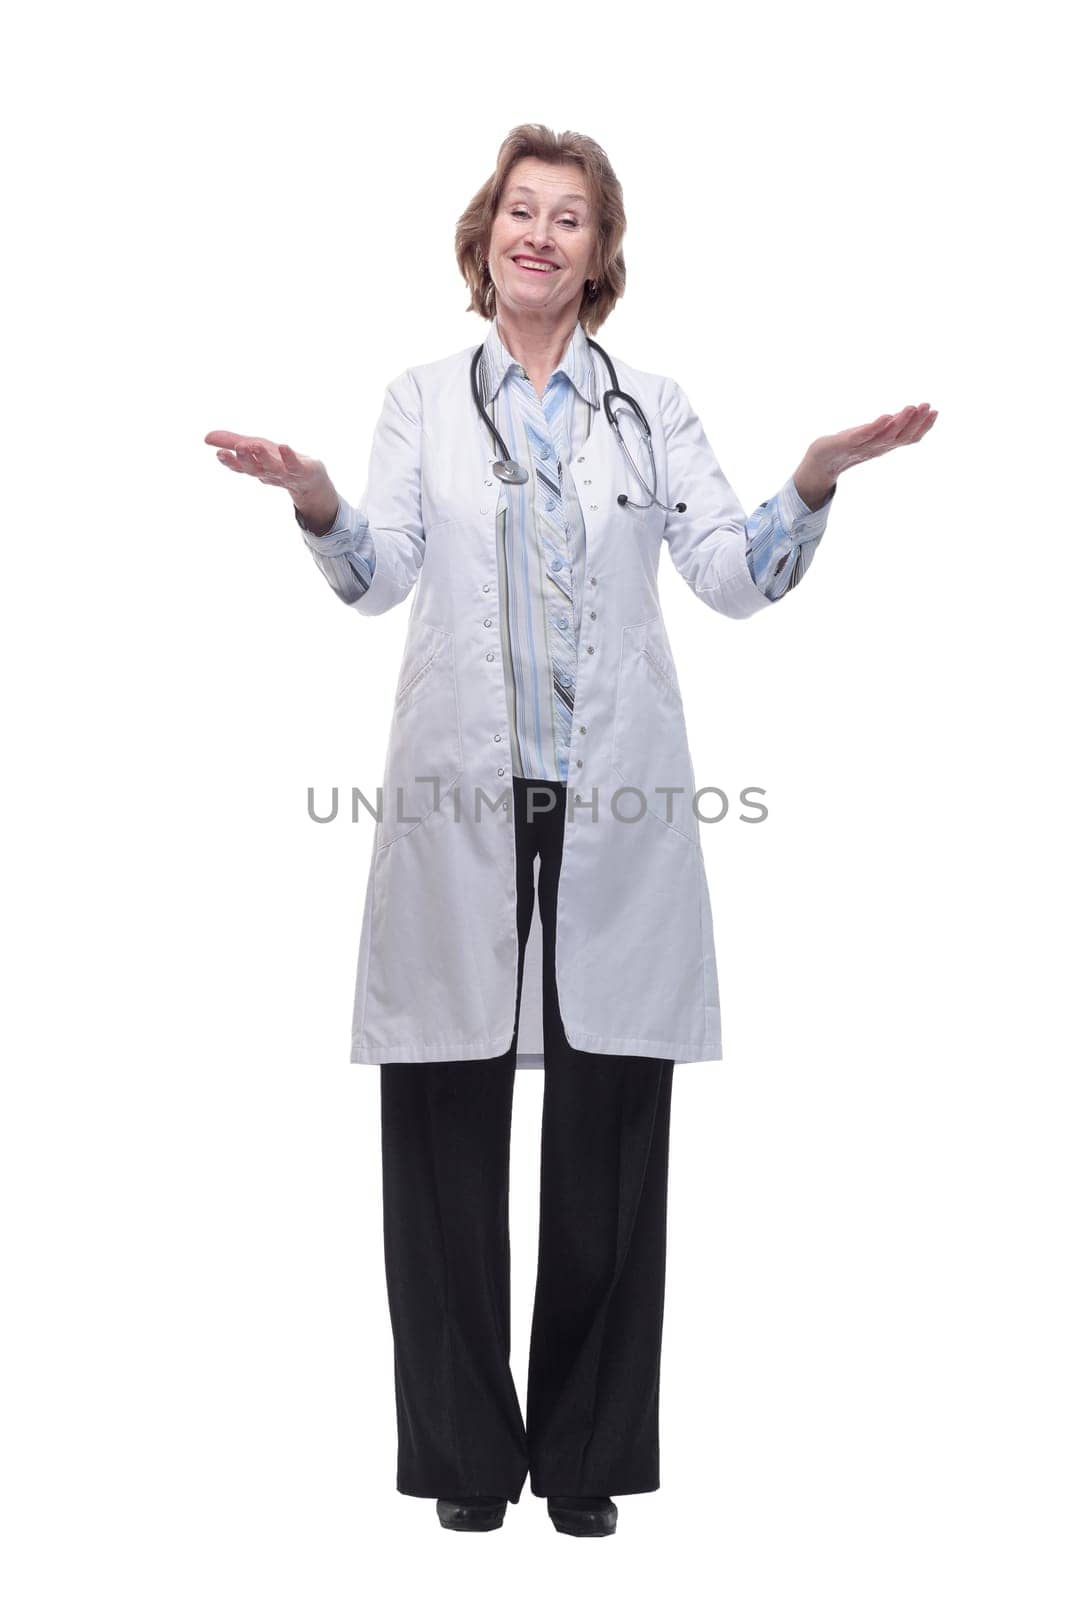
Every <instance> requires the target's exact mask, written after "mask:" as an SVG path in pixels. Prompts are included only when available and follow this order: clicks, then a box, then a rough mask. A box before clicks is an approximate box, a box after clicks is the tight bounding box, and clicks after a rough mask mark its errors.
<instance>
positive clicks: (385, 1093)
mask: <svg viewBox="0 0 1067 1600" xmlns="http://www.w3.org/2000/svg"><path fill="white" fill-rule="evenodd" d="M513 785H514V790H515V797H514V814H515V837H516V860H517V871H518V922H519V950H520V967H519V981H520V984H521V978H522V952H523V950H524V948H525V944H526V938H527V935H528V933H529V931H530V924H531V918H532V915H533V902H534V879H533V865H534V858H535V856H537V855H539V856H540V860H541V865H540V872H539V875H538V880H537V895H538V905H539V909H540V914H541V922H542V931H543V940H544V973H543V983H544V987H543V995H542V1006H543V1025H544V1044H545V1073H544V1100H543V1110H542V1124H541V1190H540V1216H539V1239H538V1261H537V1280H536V1287H535V1293H534V1308H533V1323H532V1328H531V1340H530V1363H529V1371H528V1378H527V1392H526V1418H525V1421H524V1420H523V1415H522V1412H521V1411H520V1408H519V1401H518V1396H517V1394H516V1392H515V1384H514V1381H513V1378H512V1373H511V1367H510V1360H509V1358H510V1349H511V1318H510V1296H511V1287H510V1265H511V1255H510V1240H509V1232H508V1176H509V1156H510V1136H511V1112H512V1096H513V1091H514V1086H515V1054H516V1045H517V1029H518V1001H519V997H518V994H517V995H516V1011H515V1019H516V1034H515V1035H514V1036H513V1037H512V1042H511V1047H510V1049H509V1050H508V1051H506V1052H505V1053H504V1055H502V1056H497V1057H495V1058H494V1059H492V1060H488V1061H445V1062H442V1061H435V1062H406V1063H399V1062H391V1063H383V1065H382V1067H381V1108H382V1168H383V1180H384V1219H385V1268H386V1285H387V1290H388V1298H389V1313H390V1318H391V1322H392V1329H393V1343H394V1352H395V1361H394V1375H395V1386H396V1414H397V1435H398V1451H397V1480H396V1486H397V1488H398V1490H399V1491H400V1492H401V1493H402V1494H410V1495H423V1496H431V1497H435V1498H437V1497H440V1498H448V1497H450V1496H455V1495H476V1494H488V1495H498V1496H500V1497H501V1498H507V1499H508V1500H511V1501H518V1499H519V1496H520V1493H521V1490H522V1487H523V1484H524V1482H525V1479H526V1475H527V1472H529V1475H530V1488H531V1492H532V1493H533V1494H535V1495H542V1496H543V1495H550V1494H553V1495H555V1494H559V1495H564V1494H566V1495H611V1494H641V1493H644V1492H646V1491H648V1490H652V1489H658V1488H659V1378H660V1345H661V1336H662V1328H663V1305H664V1284H665V1266H666V1238H667V1149H668V1127H669V1121H670V1102H671V1086H672V1080H673V1073H674V1063H673V1062H672V1061H665V1060H659V1059H655V1058H653V1057H650V1056H606V1055H598V1054H594V1053H591V1052H588V1051H584V1050H575V1049H573V1048H572V1047H571V1046H570V1045H569V1044H568V1043H567V1040H566V1038H565V1036H564V1033H563V1026H562V1023H561V1021H560V1015H559V1002H558V998H557V995H556V983H555V931H556V896H557V890H558V884H559V870H560V859H561V851H562V844H563V824H564V810H563V807H564V803H565V796H566V790H565V788H564V786H563V785H562V784H558V783H545V782H541V781H534V780H528V779H522V778H515V779H513ZM531 790H533V791H535V794H534V798H533V801H532V804H533V805H534V806H544V805H545V804H546V803H547V799H548V795H549V794H551V795H553V796H554V805H553V808H552V809H551V810H550V811H544V812H538V813H536V814H534V815H533V817H532V818H531V817H530V815H529V814H528V804H527V797H528V793H529V791H531ZM456 933H457V937H462V930H461V929H458V928H457V930H456Z"/></svg>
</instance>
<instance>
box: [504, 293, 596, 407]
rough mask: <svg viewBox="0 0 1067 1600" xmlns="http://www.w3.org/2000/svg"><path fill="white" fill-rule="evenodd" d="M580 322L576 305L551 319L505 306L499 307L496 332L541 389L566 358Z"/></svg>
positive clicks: (509, 352)
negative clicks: (518, 313) (567, 349)
mask: <svg viewBox="0 0 1067 1600" xmlns="http://www.w3.org/2000/svg"><path fill="white" fill-rule="evenodd" d="M577 323H578V312H577V308H576V307H575V306H573V305H572V306H567V307H564V309H563V311H562V313H561V314H560V315H558V316H553V317H552V318H550V319H549V318H543V319H542V318H532V317H528V316H515V315H514V313H513V312H511V311H509V310H508V309H507V308H506V307H498V308H497V313H496V326H497V332H498V333H499V334H500V337H501V339H502V341H503V343H504V348H505V349H506V350H507V352H508V354H509V355H511V356H514V358H515V360H516V361H518V362H520V363H521V365H522V366H523V367H525V369H526V371H527V372H528V373H529V375H530V378H531V379H532V381H533V383H534V385H535V387H537V388H538V389H540V388H543V387H544V385H545V384H546V383H547V382H548V379H549V377H550V376H551V374H552V373H553V372H554V371H555V370H556V368H557V367H558V366H559V364H560V362H561V361H562V360H563V353H564V351H565V350H566V348H567V346H568V344H569V343H570V341H571V337H572V335H573V333H574V330H575V327H576V326H577Z"/></svg>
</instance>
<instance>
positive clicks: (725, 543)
mask: <svg viewBox="0 0 1067 1600" xmlns="http://www.w3.org/2000/svg"><path fill="white" fill-rule="evenodd" d="M662 416H663V428H664V436H665V440H666V452H667V460H666V478H667V484H666V489H667V492H666V494H665V495H664V497H663V498H664V499H665V501H666V502H667V504H668V505H670V506H674V505H676V504H677V503H678V502H679V501H681V502H682V503H683V504H684V505H685V507H686V509H685V510H684V511H673V510H671V511H668V513H667V517H666V523H665V527H664V538H665V539H666V541H667V548H668V550H669V552H670V557H671V560H672V561H673V562H674V565H675V567H676V568H677V569H678V571H679V572H680V573H681V575H682V577H683V578H684V579H685V581H686V583H687V584H688V585H689V587H690V588H691V589H692V591H693V593H694V594H695V595H696V596H697V598H698V599H700V600H703V601H704V603H705V605H708V606H710V607H711V608H712V610H713V611H718V612H721V613H722V615H723V616H726V617H738V618H740V617H750V616H753V615H754V614H755V613H756V612H757V611H762V610H764V609H765V608H766V607H767V606H769V605H772V604H773V600H772V598H771V595H769V594H766V593H764V590H763V589H762V588H761V586H760V584H759V582H757V579H756V576H755V574H754V572H753V568H752V566H751V565H750V563H749V548H750V544H751V542H752V541H751V539H750V529H749V521H750V519H747V518H746V516H745V512H744V508H743V506H742V505H741V502H740V501H739V500H738V498H737V496H736V494H735V493H734V491H733V489H732V488H731V487H730V484H729V482H728V481H727V479H726V476H725V474H724V473H723V470H722V468H721V467H720V466H719V463H718V460H717V459H716V456H715V452H714V451H713V450H712V448H711V445H710V444H709V442H708V439H707V436H706V434H705V433H704V429H703V426H702V424H701V421H700V418H699V417H698V416H697V414H696V412H695V411H694V410H693V407H692V406H691V404H690V402H689V399H688V397H687V395H686V394H685V392H684V390H683V389H682V388H681V387H680V386H679V385H678V384H677V383H675V382H674V380H673V379H671V378H668V379H666V380H665V383H664V389H663V400H662ZM790 481H791V480H790ZM788 489H789V484H786V485H785V486H784V488H783V489H782V490H780V491H779V496H778V497H776V499H778V498H779V497H781V505H780V508H779V509H778V511H777V512H776V515H777V516H778V517H779V518H780V519H781V523H780V531H781V532H784V531H785V530H786V528H788V531H789V533H790V535H791V534H792V532H793V531H794V529H795V528H796V527H797V526H798V518H797V513H798V510H799V506H803V505H804V502H803V501H802V500H800V497H799V495H796V490H795V486H794V487H793V491H792V492H793V495H794V496H795V499H796V502H798V504H794V502H793V500H792V499H790V498H789V497H788V495H787V491H788ZM769 506H770V502H764V507H763V508H761V509H769ZM806 509H807V508H806V507H805V510H806ZM824 510H825V508H822V509H821V510H820V512H818V513H809V515H819V516H822V515H823V511H824ZM771 520H772V522H773V521H774V520H775V519H774V517H772V519H771ZM823 520H824V522H825V517H824V519H823ZM820 531H821V530H820ZM809 559H810V557H809ZM772 565H773V564H772ZM783 570H784V569H783Z"/></svg>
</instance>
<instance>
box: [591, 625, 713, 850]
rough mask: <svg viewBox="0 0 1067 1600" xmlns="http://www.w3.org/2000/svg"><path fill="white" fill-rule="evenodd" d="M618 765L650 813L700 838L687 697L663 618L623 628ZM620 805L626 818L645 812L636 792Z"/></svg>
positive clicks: (615, 759) (614, 758) (616, 735)
mask: <svg viewBox="0 0 1067 1600" xmlns="http://www.w3.org/2000/svg"><path fill="white" fill-rule="evenodd" d="M612 766H613V768H614V770H615V773H616V775H617V776H618V777H619V778H620V779H621V780H622V782H623V783H624V784H627V785H629V786H631V787H633V788H635V789H638V790H640V792H641V794H642V796H643V797H644V801H645V804H646V805H647V807H648V811H649V814H650V815H652V816H655V817H657V818H658V819H659V821H660V822H662V823H664V824H665V825H666V826H667V827H672V828H675V829H676V830H677V831H678V832H679V833H682V834H684V835H685V837H686V838H689V839H695V838H696V817H695V816H694V814H693V806H692V796H693V788H694V783H693V764H692V760H691V758H690V754H689V742H688V738H687V735H686V727H685V714H684V712H683V709H682V696H681V691H680V690H679V687H678V679H677V676H676V674H675V670H674V663H673V660H672V658H671V652H670V645H669V644H668V642H667V636H666V631H665V629H664V627H663V624H662V623H661V622H660V621H658V619H652V620H651V621H649V622H641V623H632V624H630V625H629V626H626V627H624V628H623V629H622V637H621V640H620V649H619V671H618V682H617V687H616V695H615V729H614V739H613V744H612ZM664 790H666V791H673V792H667V793H664V792H663V791H664ZM679 791H680V792H679ZM618 804H619V811H620V813H621V814H625V815H626V816H632V815H636V814H637V812H638V811H639V810H640V804H639V802H638V800H637V799H636V797H634V796H624V797H623V798H622V799H621V800H620V801H619V803H618Z"/></svg>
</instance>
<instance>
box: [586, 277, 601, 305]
mask: <svg viewBox="0 0 1067 1600" xmlns="http://www.w3.org/2000/svg"><path fill="white" fill-rule="evenodd" d="M585 286H586V288H587V289H588V291H589V298H590V300H595V299H596V297H597V295H598V294H599V293H600V285H599V283H598V282H597V280H596V278H587V279H586V285H585Z"/></svg>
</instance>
